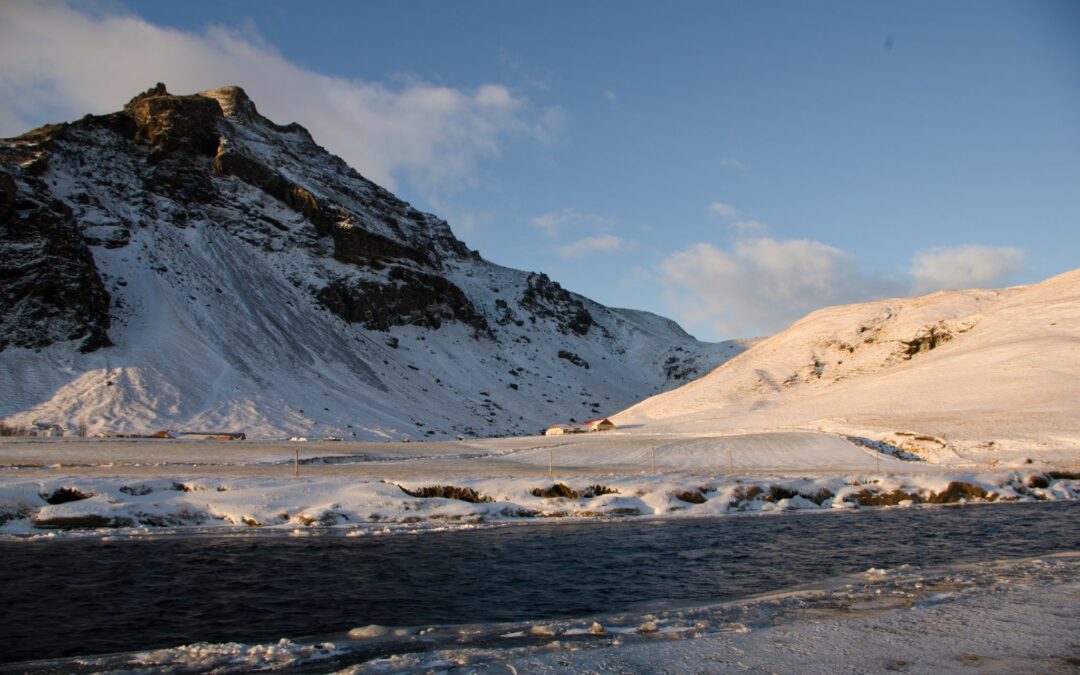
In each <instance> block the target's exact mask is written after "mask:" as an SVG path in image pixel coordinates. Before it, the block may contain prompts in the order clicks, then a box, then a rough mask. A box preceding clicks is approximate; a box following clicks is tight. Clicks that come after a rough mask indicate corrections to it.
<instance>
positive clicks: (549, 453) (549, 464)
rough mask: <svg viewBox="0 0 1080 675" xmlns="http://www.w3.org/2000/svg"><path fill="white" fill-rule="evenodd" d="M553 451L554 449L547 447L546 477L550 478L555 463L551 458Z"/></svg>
mask: <svg viewBox="0 0 1080 675" xmlns="http://www.w3.org/2000/svg"><path fill="white" fill-rule="evenodd" d="M553 452H554V451H553V450H552V449H551V448H548V478H551V476H552V470H553V469H552V466H553V465H554V463H555V462H554V460H553V459H552V455H553Z"/></svg>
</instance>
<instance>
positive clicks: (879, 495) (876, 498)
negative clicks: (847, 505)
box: [849, 488, 919, 506]
mask: <svg viewBox="0 0 1080 675" xmlns="http://www.w3.org/2000/svg"><path fill="white" fill-rule="evenodd" d="M849 499H850V500H851V501H853V502H855V503H856V504H859V505H861V506H897V505H899V504H900V503H901V502H911V503H913V504H917V503H918V502H919V495H918V494H916V493H914V492H904V491H903V490H901V489H900V488H896V489H895V490H893V491H892V492H884V491H881V492H874V491H872V490H868V489H866V488H863V489H862V490H859V491H858V492H856V493H855V494H853V495H851V496H850V497H849Z"/></svg>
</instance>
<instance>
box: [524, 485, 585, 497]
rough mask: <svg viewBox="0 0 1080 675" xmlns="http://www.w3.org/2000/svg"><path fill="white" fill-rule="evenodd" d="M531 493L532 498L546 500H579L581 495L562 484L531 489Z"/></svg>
mask: <svg viewBox="0 0 1080 675" xmlns="http://www.w3.org/2000/svg"><path fill="white" fill-rule="evenodd" d="M531 493H532V496H533V497H545V498H548V499H581V494H580V493H578V491H577V490H572V489H571V488H570V487H569V486H568V485H566V484H564V483H555V484H554V485H552V486H551V487H546V488H533V489H532V492H531Z"/></svg>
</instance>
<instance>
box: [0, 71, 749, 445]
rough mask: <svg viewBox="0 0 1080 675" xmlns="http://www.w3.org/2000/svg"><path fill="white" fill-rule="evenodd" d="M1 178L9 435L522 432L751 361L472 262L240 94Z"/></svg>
mask: <svg viewBox="0 0 1080 675" xmlns="http://www.w3.org/2000/svg"><path fill="white" fill-rule="evenodd" d="M0 160H2V165H3V167H2V168H0V228H2V229H0V235H2V236H0V246H2V247H3V249H4V256H3V262H2V263H0V301H2V305H0V373H3V375H4V378H5V380H6V381H8V382H13V383H18V386H16V387H8V388H7V389H8V391H6V392H4V393H0V417H2V418H4V419H5V420H6V421H7V422H8V423H11V424H27V423H29V422H30V421H32V420H33V419H39V418H48V419H56V420H59V421H64V422H67V423H68V424H74V423H85V425H86V426H87V428H88V429H89V430H90V431H127V432H145V431H153V430H156V429H159V428H163V427H173V428H179V427H185V428H193V427H194V428H215V429H225V428H236V429H237V430H246V431H248V432H249V434H252V435H255V436H280V435H286V434H293V433H297V434H301V433H303V434H324V435H328V434H333V435H342V436H353V435H355V436H356V437H358V438H391V437H393V438H398V437H403V436H411V437H414V438H415V437H435V438H443V437H449V436H458V435H462V436H473V435H502V434H520V433H535V432H536V431H538V430H539V429H540V428H541V427H543V426H546V425H547V424H550V423H552V422H556V421H563V420H565V419H567V418H571V417H577V418H579V419H580V418H582V417H584V416H591V415H597V414H607V413H609V412H611V411H613V410H618V409H620V408H622V407H625V406H627V405H629V404H630V403H632V402H634V401H635V400H638V399H640V398H641V397H642V396H645V395H647V394H650V393H655V392H656V391H658V390H661V389H662V388H665V387H668V386H672V385H674V384H677V383H679V382H684V381H687V380H688V379H689V378H691V377H693V376H694V375H696V374H699V373H703V372H707V371H708V370H710V369H711V368H712V367H714V366H715V365H718V364H719V363H721V362H723V361H724V360H726V359H727V358H729V357H730V356H733V355H734V354H737V353H738V352H740V351H741V350H742V349H743V348H744V347H745V344H744V342H743V341H729V342H727V343H719V344H707V343H701V342H698V341H697V340H694V339H693V338H691V337H690V336H689V335H687V334H686V333H685V332H684V331H682V329H681V328H679V327H678V326H677V324H675V323H674V322H672V321H670V320H668V319H664V318H662V317H658V316H655V315H651V314H648V313H645V312H639V311H635V310H618V309H610V308H607V307H604V306H602V305H599V304H597V303H595V302H593V301H591V300H589V299H587V298H585V297H583V296H580V295H577V294H575V293H572V292H569V291H567V290H565V289H563V288H562V287H561V286H560V285H559V284H558V283H557V282H555V281H552V280H551V279H550V278H548V277H547V276H546V275H544V274H542V273H526V272H520V271H517V270H512V269H510V268H505V267H501V266H499V265H496V264H493V263H489V262H488V261H485V260H483V259H482V258H481V257H480V256H479V254H478V253H477V252H475V251H472V250H470V249H469V248H468V247H467V246H466V245H465V244H464V243H463V242H461V241H460V240H458V239H457V238H456V237H455V236H454V234H453V232H452V230H451V228H450V226H449V224H448V223H446V221H445V220H442V219H440V218H438V217H436V216H433V215H431V214H426V213H422V212H420V211H418V210H416V209H415V208H413V207H412V206H410V205H409V204H407V203H406V202H404V201H402V200H400V199H398V198H397V197H395V196H394V195H392V194H391V193H389V192H387V191H386V190H384V189H383V188H381V187H379V186H378V185H376V184H374V183H372V182H371V181H368V180H367V179H365V178H363V177H362V176H361V175H360V174H358V173H357V172H356V171H355V170H353V169H352V168H350V167H349V166H348V165H347V164H346V163H345V162H344V161H343V160H341V159H340V158H339V157H337V156H335V155H332V154H330V153H329V152H327V151H326V150H325V149H324V148H323V147H321V146H319V145H318V144H317V143H315V141H314V139H313V138H312V137H311V134H310V133H308V132H307V131H306V130H305V129H304V128H303V127H302V126H300V125H299V124H295V123H293V124H288V125H279V124H275V123H273V122H271V121H270V120H268V119H266V118H265V117H263V116H262V115H261V114H260V113H259V112H258V110H257V108H256V107H255V104H254V103H253V102H252V101H251V100H250V99H249V98H248V97H247V95H246V94H245V93H244V92H243V90H242V89H240V88H239V87H222V88H218V89H212V90H208V91H205V92H202V93H200V94H194V95H190V96H174V95H172V94H169V93H168V91H167V90H166V88H165V87H164V85H160V84H159V85H158V86H156V87H154V88H151V89H150V90H148V91H146V92H144V93H142V94H139V95H137V96H135V97H134V98H133V99H132V100H131V101H129V102H128V104H127V105H126V106H125V107H124V109H123V110H122V111H120V112H117V113H111V114H108V115H100V116H87V117H84V118H82V119H81V120H78V121H76V122H72V123H66V124H61V125H49V126H46V127H42V128H40V129H37V130H34V131H31V132H28V133H27V134H24V135H23V136H20V137H18V138H15V139H8V140H5V141H3V142H0ZM48 289H52V290H48Z"/></svg>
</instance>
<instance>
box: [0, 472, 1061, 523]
mask: <svg viewBox="0 0 1080 675" xmlns="http://www.w3.org/2000/svg"><path fill="white" fill-rule="evenodd" d="M1078 479H1080V476H1078V475H1077V474H1075V473H1071V472H1065V471H1033V470H1032V471H1017V470H1012V471H998V472H965V471H945V472H941V471H938V472H934V473H903V474H897V473H877V472H854V473H848V474H841V475H823V476H816V477H814V476H784V475H781V474H777V475H771V476H770V475H764V476H734V475H716V476H709V475H701V474H697V473H689V472H683V473H663V474H635V475H609V476H606V477H597V476H595V475H590V476H554V477H547V476H540V477H518V478H469V479H450V480H447V479H446V477H442V478H432V479H424V478H410V479H409V480H401V481H391V480H356V479H354V478H350V477H332V476H321V477H294V478H231V477H227V476H226V477H223V476H202V477H199V476H195V477H192V476H184V477H183V478H182V479H172V478H165V477H162V478H154V479H149V480H142V479H139V478H137V477H96V476H94V477H88V476H71V475H68V476H62V477H56V478H45V479H41V478H31V479H24V478H19V477H18V476H5V477H0V536H5V538H32V539H35V540H37V539H42V538H50V539H51V538H65V537H86V536H91V537H94V536H97V537H104V536H140V535H145V534H152V533H174V534H175V533H185V534H195V535H198V534H205V535H220V534H228V533H237V532H276V533H282V534H300V535H302V534H312V533H316V532H330V531H332V532H340V533H344V534H346V535H348V536H378V535H385V534H395V533H411V532H424V531H445V530H448V529H470V528H475V527H485V526H492V525H498V524H506V523H521V522H537V521H543V522H554V521H563V522H565V521H579V522H580V521H581V520H583V519H587V520H607V519H623V518H648V519H670V518H688V517H716V516H730V515H739V514H767V513H790V512H824V511H830V510H837V509H857V508H877V507H898V508H912V507H915V508H919V507H922V506H923V505H928V504H929V505H934V504H973V503H1004V502H1034V501H1061V500H1075V499H1080V480H1078Z"/></svg>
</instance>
